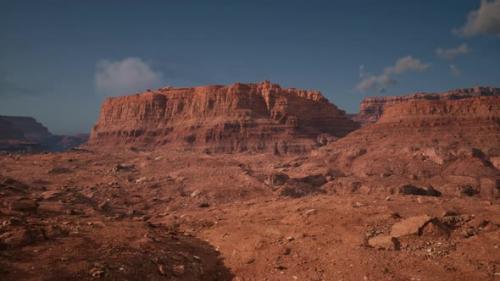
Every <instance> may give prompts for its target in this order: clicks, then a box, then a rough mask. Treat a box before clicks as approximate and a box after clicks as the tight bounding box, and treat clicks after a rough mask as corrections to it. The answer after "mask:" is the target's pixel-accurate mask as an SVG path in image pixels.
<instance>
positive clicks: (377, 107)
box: [353, 87, 500, 124]
mask: <svg viewBox="0 0 500 281" xmlns="http://www.w3.org/2000/svg"><path fill="white" fill-rule="evenodd" d="M478 96H500V88H492V87H474V88H466V89H455V90H450V91H447V92H442V93H423V92H420V93H414V94H410V95H405V96H387V97H367V98H365V99H363V101H362V102H361V104H360V109H359V113H358V114H357V115H355V116H354V117H353V120H355V121H357V122H360V123H361V124H368V123H374V122H376V121H377V120H378V119H379V118H380V117H381V116H382V114H383V113H384V109H385V107H387V106H390V105H393V104H398V103H402V102H407V101H412V100H457V99H464V98H469V97H478Z"/></svg>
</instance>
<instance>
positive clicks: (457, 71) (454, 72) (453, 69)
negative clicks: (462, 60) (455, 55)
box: [450, 64, 462, 76]
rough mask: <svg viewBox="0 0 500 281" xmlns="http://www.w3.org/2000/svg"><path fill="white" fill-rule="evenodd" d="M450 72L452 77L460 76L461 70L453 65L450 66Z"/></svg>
mask: <svg viewBox="0 0 500 281" xmlns="http://www.w3.org/2000/svg"><path fill="white" fill-rule="evenodd" d="M450 72H451V74H452V75H453V76H460V75H462V70H460V68H458V66H456V65H454V64H450Z"/></svg>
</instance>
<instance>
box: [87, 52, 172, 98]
mask: <svg viewBox="0 0 500 281" xmlns="http://www.w3.org/2000/svg"><path fill="white" fill-rule="evenodd" d="M162 80H163V75H162V73H161V72H158V71H155V70H153V69H152V68H151V66H150V65H149V64H148V63H146V62H145V61H143V60H142V59H141V58H135V57H130V58H125V59H123V60H119V61H109V60H101V61H99V62H98V63H97V67H96V74H95V86H96V89H97V91H98V92H100V93H102V94H104V95H108V96H111V95H125V94H130V93H133V92H137V91H144V90H145V89H147V88H154V87H158V86H160V85H161V83H162Z"/></svg>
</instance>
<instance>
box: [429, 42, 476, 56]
mask: <svg viewBox="0 0 500 281" xmlns="http://www.w3.org/2000/svg"><path fill="white" fill-rule="evenodd" d="M469 51H470V50H469V46H467V44H465V43H463V44H461V45H459V46H457V47H455V48H449V49H443V48H437V49H436V55H437V56H438V57H440V58H442V59H446V60H453V59H455V58H456V57H458V56H460V55H465V54H467V53H468V52H469Z"/></svg>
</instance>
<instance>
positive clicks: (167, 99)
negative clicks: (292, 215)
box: [89, 81, 358, 153]
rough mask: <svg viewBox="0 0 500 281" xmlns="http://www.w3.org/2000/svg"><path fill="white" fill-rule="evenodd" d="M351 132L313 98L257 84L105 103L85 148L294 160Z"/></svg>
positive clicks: (337, 113) (349, 124) (338, 113)
mask: <svg viewBox="0 0 500 281" xmlns="http://www.w3.org/2000/svg"><path fill="white" fill-rule="evenodd" d="M357 127H358V125H357V123H355V122H353V121H351V120H350V119H349V118H348V117H347V116H346V114H345V112H344V111H342V110H340V109H338V108H337V107H336V106H335V105H334V104H332V103H330V102H329V101H328V100H327V99H326V98H325V97H324V96H322V95H321V93H320V92H318V91H309V90H300V89H295V88H288V89H287V88H282V87H280V86H279V85H277V84H272V83H270V82H269V81H264V82H262V83H258V84H256V83H255V84H253V83H252V84H242V83H236V84H233V85H229V86H220V85H214V86H202V87H195V88H161V89H158V90H154V91H151V90H149V91H147V92H145V93H141V94H136V95H132V96H125V97H114V98H108V99H107V100H106V101H105V102H104V104H103V105H102V108H101V113H100V117H99V120H98V122H97V124H96V125H95V126H94V127H93V129H92V132H91V136H90V140H89V144H90V145H94V146H96V147H101V146H117V145H118V146H127V145H128V146H143V147H158V146H164V145H170V146H177V147H182V148H201V149H203V150H205V151H206V152H228V153H231V152H242V151H255V152H258V151H262V152H263V151H268V152H269V151H272V152H275V153H301V152H306V151H310V150H311V149H312V148H315V147H317V146H319V145H322V144H326V143H327V142H329V141H330V140H333V139H337V138H339V137H343V136H345V135H346V134H347V133H349V132H351V131H353V130H355V129H356V128H357Z"/></svg>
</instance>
